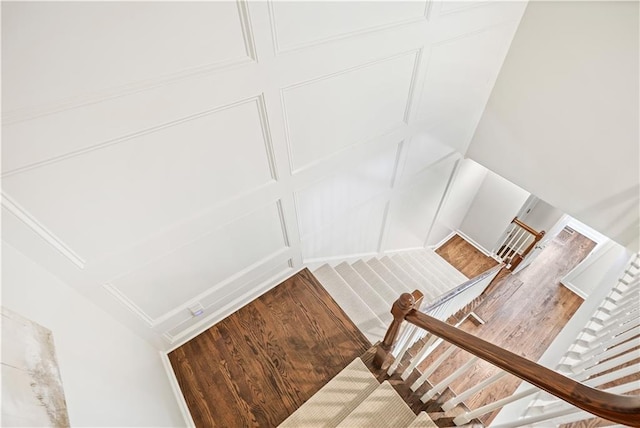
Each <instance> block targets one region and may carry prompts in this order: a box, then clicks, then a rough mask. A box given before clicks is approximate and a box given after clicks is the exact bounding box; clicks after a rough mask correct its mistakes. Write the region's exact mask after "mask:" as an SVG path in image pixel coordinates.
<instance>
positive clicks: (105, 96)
mask: <svg viewBox="0 0 640 428" xmlns="http://www.w3.org/2000/svg"><path fill="white" fill-rule="evenodd" d="M236 4H237V7H238V15H239V19H240V26H241V28H242V35H243V41H244V45H245V56H242V57H238V58H228V59H223V60H220V61H214V62H211V63H208V64H204V65H201V66H197V67H192V68H188V69H185V70H180V71H177V72H174V73H169V74H165V75H162V76H156V77H153V78H150V79H145V80H140V81H137V82H132V83H129V84H126V85H120V86H115V87H111V88H105V89H101V90H96V91H93V92H91V93H89V94H86V95H84V96H78V97H72V98H68V99H64V100H59V101H57V102H53V103H47V104H43V105H36V106H33V107H25V108H21V109H15V110H10V111H3V112H2V125H3V126H10V125H13V124H15V123H19V122H24V121H28V120H33V119H37V118H39V117H42V116H47V115H52V114H56V113H60V112H63V111H66V110H73V109H75V108H78V107H82V106H86V105H90V104H96V103H100V102H103V101H106V100H109V99H113V98H119V97H123V96H127V95H131V94H135V93H137V92H144V91H147V90H149V89H154V88H158V87H162V86H166V85H170V84H173V83H176V82H178V81H181V80H186V79H190V78H193V77H197V76H200V75H203V74H209V73H216V72H219V71H222V70H226V69H229V68H234V67H237V66H244V65H247V64H253V63H256V62H257V60H258V59H257V53H256V47H255V42H254V37H253V30H252V27H251V18H250V15H249V8H248V6H247V1H246V0H236Z"/></svg>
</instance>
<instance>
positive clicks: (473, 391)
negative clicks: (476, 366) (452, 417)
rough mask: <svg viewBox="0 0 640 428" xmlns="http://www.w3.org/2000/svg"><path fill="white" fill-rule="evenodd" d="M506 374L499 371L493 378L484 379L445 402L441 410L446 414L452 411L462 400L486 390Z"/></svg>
mask: <svg viewBox="0 0 640 428" xmlns="http://www.w3.org/2000/svg"><path fill="white" fill-rule="evenodd" d="M506 374H507V372H505V371H502V370H501V371H499V372H498V373H496V374H494V375H493V376H490V377H488V378H486V379H485V380H483V381H482V382H480V383H478V384H476V385H474V386H473V387H472V388H469V389H467V390H466V391H464V392H463V393H462V394H459V395H457V396H455V397H453V398H452V399H450V400H449V401H447V402H446V403H444V404H443V405H442V410H444V411H445V412H446V411H448V410H451V409H453V408H454V407H456V406H457V405H458V404H460V403H462V402H463V401H464V400H466V399H467V398H469V397H471V396H472V395H474V394H476V393H477V392H479V391H480V390H482V389H484V388H486V387H487V386H489V385H491V384H493V383H495V382H497V381H499V380H500V379H502V378H503V377H504V376H505V375H506Z"/></svg>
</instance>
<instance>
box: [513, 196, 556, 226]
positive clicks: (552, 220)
mask: <svg viewBox="0 0 640 428" xmlns="http://www.w3.org/2000/svg"><path fill="white" fill-rule="evenodd" d="M563 215H564V213H563V212H562V211H561V210H559V209H558V208H556V207H554V206H553V205H550V204H548V203H546V202H545V201H542V200H541V201H538V203H537V204H536V205H535V206H534V207H533V208H532V209H531V211H530V212H529V213H528V214H527V215H525V216H522V218H521V219H522V220H523V221H524V222H525V223H527V224H528V225H529V226H531V227H533V228H534V229H535V230H537V231H541V230H544V231H545V232H549V230H551V228H552V227H553V226H554V225H555V224H556V223H557V222H558V221H559V220H560V219H561V218H562V216H563Z"/></svg>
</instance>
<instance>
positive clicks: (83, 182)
mask: <svg viewBox="0 0 640 428" xmlns="http://www.w3.org/2000/svg"><path fill="white" fill-rule="evenodd" d="M265 125H266V124H265V123H264V122H263V114H262V112H261V107H260V100H259V99H254V100H250V101H247V102H243V103H240V104H236V105H232V106H228V107H226V108H223V109H219V110H216V111H214V112H212V113H210V114H204V115H201V116H196V117H194V118H192V119H191V120H187V121H183V122H180V123H177V124H174V125H173V126H169V127H165V128H160V129H158V130H156V132H153V133H147V134H143V135H140V136H138V137H135V138H132V139H130V140H127V141H122V142H119V143H118V144H113V145H109V146H107V147H104V148H99V149H95V150H92V151H88V152H85V153H83V154H82V155H79V156H74V157H70V158H67V159H64V160H62V161H59V162H56V163H51V164H47V165H45V166H42V167H39V168H35V169H30V170H27V171H25V172H22V173H19V174H15V175H11V176H9V177H6V178H4V179H3V189H4V191H6V192H7V193H8V194H9V195H11V196H12V197H13V198H14V199H16V200H18V201H20V203H21V205H22V206H23V207H24V208H25V209H26V210H27V211H28V212H29V213H31V214H32V215H33V216H35V217H36V218H37V219H38V220H39V221H40V222H41V223H42V224H43V225H44V226H45V227H46V228H48V229H49V230H50V231H52V232H53V234H54V235H56V236H58V237H59V238H61V239H62V241H64V242H65V243H66V244H67V245H68V246H69V247H70V248H71V249H72V250H74V251H75V252H76V253H78V254H79V255H80V256H81V257H82V258H84V259H85V260H87V259H92V258H96V257H99V256H101V255H104V254H107V253H109V252H112V251H116V250H117V249H118V248H122V247H125V246H127V245H130V244H132V243H134V242H137V241H138V240H140V239H143V238H145V237H148V236H150V235H152V234H154V233H157V232H158V231H159V230H163V229H164V228H167V227H169V226H171V225H172V224H174V223H175V222H177V221H179V220H182V219H184V218H186V217H190V216H194V215H195V214H197V213H199V212H201V211H202V210H205V209H208V208H211V207H212V206H217V205H220V204H221V203H223V202H224V201H227V200H229V199H230V198H233V197H236V196H238V195H240V194H244V193H247V192H249V191H252V190H255V189H256V188H258V187H259V186H261V185H263V184H265V183H268V182H270V181H272V179H273V173H272V170H271V164H272V159H271V156H270V154H269V152H270V142H269V141H268V140H267V139H266V137H265V136H266V135H268V132H267V131H266V129H265V127H266V126H265Z"/></svg>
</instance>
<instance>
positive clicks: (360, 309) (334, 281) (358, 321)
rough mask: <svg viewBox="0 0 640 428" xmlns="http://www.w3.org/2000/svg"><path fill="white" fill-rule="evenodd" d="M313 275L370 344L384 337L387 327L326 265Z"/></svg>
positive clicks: (336, 273)
mask: <svg viewBox="0 0 640 428" xmlns="http://www.w3.org/2000/svg"><path fill="white" fill-rule="evenodd" d="M313 274H314V275H315V277H316V278H317V279H318V280H319V281H320V283H321V284H322V286H323V287H324V288H325V289H326V290H327V292H328V293H329V294H330V295H331V297H333V299H334V300H335V301H336V302H337V303H338V305H339V306H340V307H341V308H342V310H343V311H344V312H345V313H346V314H347V316H348V317H349V318H351V320H352V321H353V323H354V324H355V325H356V326H357V327H358V328H359V329H360V331H362V333H364V335H365V336H366V337H367V339H369V341H370V342H371V343H375V342H377V341H378V340H381V339H382V337H384V334H385V332H386V330H387V325H386V324H385V323H384V322H383V321H382V320H380V318H378V316H377V315H376V314H375V313H374V312H373V311H372V310H371V309H370V308H369V306H367V304H366V302H364V301H363V300H362V299H361V298H360V296H358V294H357V293H356V292H355V291H354V290H353V289H351V287H349V285H348V284H347V283H346V282H345V281H344V280H343V279H342V277H341V276H340V275H339V274H338V272H336V271H335V270H334V269H333V268H332V267H331V266H329V265H328V264H325V265H322V266H320V267H319V268H318V269H316V270H315V271H314V272H313Z"/></svg>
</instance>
